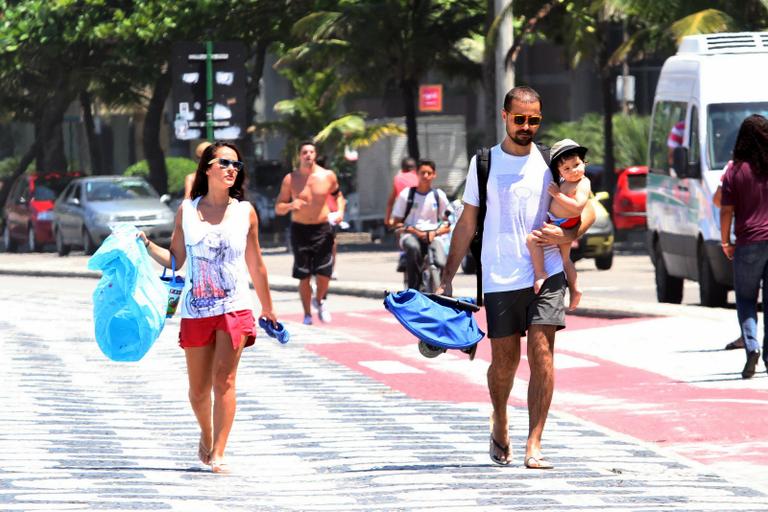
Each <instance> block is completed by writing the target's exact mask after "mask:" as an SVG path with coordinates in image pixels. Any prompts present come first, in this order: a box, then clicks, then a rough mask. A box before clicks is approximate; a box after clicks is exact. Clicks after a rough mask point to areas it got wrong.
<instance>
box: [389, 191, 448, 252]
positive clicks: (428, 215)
mask: <svg viewBox="0 0 768 512" xmlns="http://www.w3.org/2000/svg"><path fill="white" fill-rule="evenodd" d="M410 190H411V189H410V188H409V187H406V188H404V189H403V190H401V191H400V194H399V195H398V196H397V198H396V199H395V204H394V205H393V206H392V217H396V218H398V219H402V218H403V215H405V207H406V206H407V205H408V194H409V191H410ZM435 190H437V199H438V201H439V203H438V201H435V193H434V192H433V191H432V190H430V191H429V192H427V193H426V194H421V193H420V192H419V191H418V190H416V191H415V193H414V194H413V206H412V207H411V211H410V212H409V213H408V218H406V219H403V224H405V225H406V226H413V227H415V228H416V229H420V230H421V231H430V230H433V229H437V228H438V227H439V226H440V223H442V222H443V220H444V219H443V214H444V213H445V212H446V211H448V210H450V207H451V204H450V202H449V201H448V196H446V195H445V192H443V191H442V190H440V189H439V188H438V189H435ZM403 236H405V235H402V236H401V237H400V239H401V240H402V237H403ZM442 236H443V237H444V236H446V235H442Z"/></svg>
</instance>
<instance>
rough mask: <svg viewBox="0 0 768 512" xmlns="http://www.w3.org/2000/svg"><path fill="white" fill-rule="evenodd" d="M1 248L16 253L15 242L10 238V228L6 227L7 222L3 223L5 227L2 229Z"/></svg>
mask: <svg viewBox="0 0 768 512" xmlns="http://www.w3.org/2000/svg"><path fill="white" fill-rule="evenodd" d="M3 246H5V250H6V251H8V252H16V249H17V246H16V242H15V241H14V240H13V237H12V236H11V228H9V227H8V222H7V221H6V222H5V227H4V228H3Z"/></svg>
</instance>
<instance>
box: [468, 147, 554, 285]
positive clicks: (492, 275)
mask: <svg viewBox="0 0 768 512" xmlns="http://www.w3.org/2000/svg"><path fill="white" fill-rule="evenodd" d="M475 159H476V157H473V158H472V160H471V161H470V163H469V172H468V174H467V184H466V187H465V189H464V197H463V201H464V202H465V203H467V204H471V205H472V206H479V205H480V193H479V191H478V184H477V166H476V165H477V164H476V162H475ZM551 182H552V172H551V171H550V170H549V166H548V165H547V164H546V163H545V162H544V158H543V157H542V156H541V153H540V152H539V150H538V148H537V147H536V145H535V144H531V152H530V154H529V155H527V156H514V155H510V154H508V153H505V152H504V151H503V150H502V149H501V146H500V145H496V146H493V147H492V148H491V169H490V172H489V178H488V189H487V192H488V193H487V198H488V199H487V202H486V204H487V207H488V211H487V213H486V215H485V224H484V231H483V254H482V261H481V263H482V267H483V291H484V292H485V293H491V292H504V291H512V290H522V289H523V288H530V287H532V286H533V265H532V263H531V255H530V253H529V252H528V248H527V247H526V245H525V238H526V236H528V233H530V232H531V231H532V230H534V229H538V228H540V227H541V226H542V225H543V224H544V222H545V221H546V219H547V210H549V202H550V196H549V194H547V186H548V185H549V184H550V183H551ZM544 268H545V270H546V272H547V273H548V274H549V275H554V274H557V273H559V272H562V271H563V260H562V258H561V257H560V251H559V250H558V248H557V246H554V245H552V246H546V247H545V248H544Z"/></svg>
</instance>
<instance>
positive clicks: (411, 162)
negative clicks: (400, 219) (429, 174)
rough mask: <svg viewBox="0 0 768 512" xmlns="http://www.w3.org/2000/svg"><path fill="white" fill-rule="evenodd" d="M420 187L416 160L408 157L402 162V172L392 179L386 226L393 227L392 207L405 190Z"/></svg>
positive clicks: (385, 220)
mask: <svg viewBox="0 0 768 512" xmlns="http://www.w3.org/2000/svg"><path fill="white" fill-rule="evenodd" d="M418 185H419V175H418V173H417V172H416V160H415V159H413V158H411V157H409V156H407V157H405V158H403V159H402V161H401V162H400V171H399V172H398V173H397V174H395V176H394V177H393V178H392V192H390V194H389V197H388V198H387V211H386V212H385V213H384V224H385V225H387V226H389V227H392V225H393V222H392V207H393V206H394V204H395V199H397V196H399V195H400V192H402V191H403V189H405V188H408V187H417V186H418Z"/></svg>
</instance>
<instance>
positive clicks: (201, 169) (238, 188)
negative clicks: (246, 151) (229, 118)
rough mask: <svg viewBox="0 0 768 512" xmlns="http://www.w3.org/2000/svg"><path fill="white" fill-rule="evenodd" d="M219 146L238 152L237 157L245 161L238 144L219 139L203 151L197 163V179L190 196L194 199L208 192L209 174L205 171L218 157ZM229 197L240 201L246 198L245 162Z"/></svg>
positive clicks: (230, 190) (230, 189)
mask: <svg viewBox="0 0 768 512" xmlns="http://www.w3.org/2000/svg"><path fill="white" fill-rule="evenodd" d="M219 148H229V149H231V150H232V151H234V152H235V153H236V154H237V159H238V160H240V161H241V162H242V161H243V156H242V154H241V153H240V150H239V149H237V146H235V145H234V144H232V143H231V142H225V141H221V140H217V141H216V142H214V143H213V144H211V145H210V146H208V147H207V148H205V151H203V154H202V156H201V157H200V161H199V162H198V163H197V170H196V171H195V181H194V182H193V183H192V192H191V193H190V196H192V199H194V198H196V197H200V196H204V195H205V194H207V193H208V176H207V175H206V174H205V171H206V170H208V168H209V167H210V166H211V165H212V164H209V163H208V162H210V161H211V160H213V159H214V158H216V152H217V151H218V150H219ZM229 197H234V198H235V199H237V200H238V201H243V200H244V199H245V164H243V168H242V169H240V171H238V173H237V175H236V176H235V183H234V185H232V186H231V187H230V188H229Z"/></svg>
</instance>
